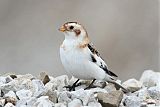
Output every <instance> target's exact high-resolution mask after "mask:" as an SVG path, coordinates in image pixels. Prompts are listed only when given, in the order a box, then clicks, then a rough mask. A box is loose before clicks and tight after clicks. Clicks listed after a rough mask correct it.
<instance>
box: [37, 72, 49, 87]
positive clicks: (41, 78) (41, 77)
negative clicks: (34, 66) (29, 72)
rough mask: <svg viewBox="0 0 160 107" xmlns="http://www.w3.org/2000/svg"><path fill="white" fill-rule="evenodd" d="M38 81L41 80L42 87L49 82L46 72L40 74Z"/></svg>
mask: <svg viewBox="0 0 160 107" xmlns="http://www.w3.org/2000/svg"><path fill="white" fill-rule="evenodd" d="M39 79H40V80H42V82H43V84H44V85H45V84H46V83H48V82H49V81H50V78H49V76H48V75H47V73H46V72H41V73H40V75H39Z"/></svg>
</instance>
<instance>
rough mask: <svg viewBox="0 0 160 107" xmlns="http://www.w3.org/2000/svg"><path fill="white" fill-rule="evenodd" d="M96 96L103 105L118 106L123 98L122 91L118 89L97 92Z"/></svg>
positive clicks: (108, 106) (106, 106)
mask: <svg viewBox="0 0 160 107" xmlns="http://www.w3.org/2000/svg"><path fill="white" fill-rule="evenodd" d="M97 98H98V100H99V102H100V103H101V104H102V106H103V107H118V106H119V104H120V101H121V100H122V98H123V92H122V91H120V90H118V91H112V92H110V93H98V94H97Z"/></svg>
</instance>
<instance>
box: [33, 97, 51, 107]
mask: <svg viewBox="0 0 160 107" xmlns="http://www.w3.org/2000/svg"><path fill="white" fill-rule="evenodd" d="M34 106H35V107H53V106H54V103H53V102H51V101H50V100H49V97H48V96H41V97H40V98H38V99H37V101H36V102H35V103H34Z"/></svg>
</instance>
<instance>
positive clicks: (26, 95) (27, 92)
mask: <svg viewBox="0 0 160 107" xmlns="http://www.w3.org/2000/svg"><path fill="white" fill-rule="evenodd" d="M16 95H17V96H18V98H19V99H26V98H30V97H31V96H32V92H31V91H30V90H26V89H22V90H19V91H17V92H16Z"/></svg>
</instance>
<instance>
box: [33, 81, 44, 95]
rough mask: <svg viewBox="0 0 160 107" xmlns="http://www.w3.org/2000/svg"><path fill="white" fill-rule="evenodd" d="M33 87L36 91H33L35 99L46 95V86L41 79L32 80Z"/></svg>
mask: <svg viewBox="0 0 160 107" xmlns="http://www.w3.org/2000/svg"><path fill="white" fill-rule="evenodd" d="M32 85H33V87H34V90H33V91H32V92H33V96H34V97H40V96H42V95H44V94H45V93H46V91H47V90H46V89H45V86H44V84H43V83H42V81H41V80H39V79H33V80H32Z"/></svg>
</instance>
